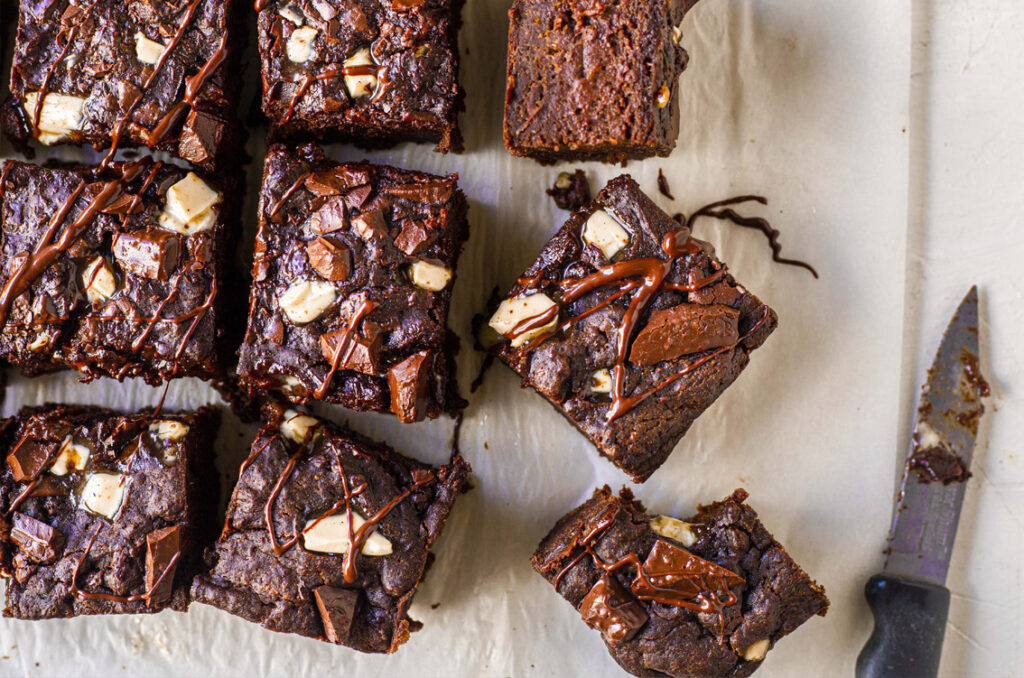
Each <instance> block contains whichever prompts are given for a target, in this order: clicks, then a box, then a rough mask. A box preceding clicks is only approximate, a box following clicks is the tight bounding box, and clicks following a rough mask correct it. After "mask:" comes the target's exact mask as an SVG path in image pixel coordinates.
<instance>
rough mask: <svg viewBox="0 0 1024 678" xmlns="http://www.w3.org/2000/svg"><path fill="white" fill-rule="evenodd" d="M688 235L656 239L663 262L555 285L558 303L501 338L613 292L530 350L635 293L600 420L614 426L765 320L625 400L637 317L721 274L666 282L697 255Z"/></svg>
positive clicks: (626, 264) (613, 268)
mask: <svg viewBox="0 0 1024 678" xmlns="http://www.w3.org/2000/svg"><path fill="white" fill-rule="evenodd" d="M690 231H691V229H690V228H689V227H688V226H686V227H683V228H680V229H679V230H675V231H672V232H670V233H668V234H666V235H665V237H664V239H663V240H662V243H661V247H662V249H663V250H664V252H665V254H667V255H668V258H666V259H662V258H659V257H642V258H638V259H626V260H623V261H620V262H617V263H614V264H609V265H608V266H603V267H601V268H599V269H598V270H597V271H596V272H595V273H592V274H590V275H587V276H584V277H582V278H574V277H569V278H564V279H562V280H560V281H558V282H557V283H556V284H557V285H558V287H559V288H560V291H559V293H558V294H556V297H557V301H558V302H559V303H558V304H556V305H554V306H552V307H550V308H548V309H547V310H546V311H544V312H543V313H541V314H540V315H537V316H533V317H530V318H525V319H523V320H522V321H520V322H519V323H518V324H517V325H516V326H515V327H514V328H513V329H512V331H511V332H510V333H509V334H508V335H506V336H507V337H508V338H509V339H514V338H515V337H518V336H522V335H523V334H526V333H528V332H531V331H534V330H537V329H538V328H541V327H544V326H545V325H547V324H549V323H551V322H552V321H554V320H556V319H557V318H558V317H559V314H560V313H561V309H562V307H563V306H566V305H568V304H571V303H572V302H574V301H577V300H578V299H580V298H582V297H583V296H585V295H586V294H588V293H590V292H593V291H595V290H598V289H602V288H607V287H617V288H618V289H617V291H616V292H614V293H613V294H611V295H609V296H608V297H606V298H605V299H603V300H602V301H600V302H598V303H597V304H595V305H594V306H592V307H591V308H589V309H587V310H586V311H584V312H582V313H579V314H577V315H575V316H573V317H571V318H569V319H567V320H564V321H562V322H561V323H557V324H556V325H555V326H554V327H552V328H551V329H548V330H546V331H544V332H542V333H541V334H539V335H538V336H536V337H534V338H533V339H530V340H529V341H528V342H526V343H525V344H524V346H523V348H522V349H521V350H524V351H531V350H533V349H535V348H537V346H539V345H540V344H541V343H543V342H544V341H546V340H547V339H549V338H550V337H552V336H554V335H555V334H558V333H559V332H563V331H565V330H566V329H568V328H569V327H571V326H572V325H574V324H575V323H577V322H579V321H580V320H583V319H584V318H586V317H587V316H589V315H591V314H593V313H595V312H597V311H599V310H600V309H602V308H605V307H607V306H609V305H610V304H611V303H612V302H614V301H616V300H617V299H619V298H621V297H623V296H625V295H626V294H629V293H630V292H634V291H635V292H636V294H634V295H633V297H632V298H631V299H630V301H629V306H628V307H627V309H626V312H625V314H624V315H623V318H622V324H621V325H620V327H619V330H618V338H617V340H616V352H615V365H614V367H613V370H612V392H611V406H610V407H609V409H608V413H607V415H606V421H607V422H608V423H611V422H613V421H615V420H616V419H618V418H619V417H621V416H623V415H624V414H626V413H627V412H629V411H630V410H632V409H633V408H635V407H636V406H637V405H639V404H640V403H641V402H643V401H644V400H645V399H647V398H648V397H650V396H651V395H653V394H654V393H656V392H658V391H660V390H661V389H663V388H665V387H666V386H668V385H670V384H672V383H673V382H675V381H676V380H677V379H680V378H681V377H683V376H685V375H686V374H688V373H690V372H692V371H693V370H695V369H697V368H698V367H700V366H702V365H704V364H705V363H707V362H708V361H710V360H712V359H714V358H716V357H717V356H719V355H722V354H723V353H726V352H728V351H731V350H733V349H735V348H736V346H738V345H739V344H740V343H742V342H743V340H745V339H746V338H747V337H749V336H750V335H751V334H753V333H754V332H755V331H757V330H758V329H759V328H760V327H761V325H763V324H764V323H765V322H766V321H767V319H768V317H769V312H768V308H767V307H765V310H764V314H763V315H762V316H761V318H760V319H759V320H758V321H757V322H756V323H755V324H754V326H753V327H751V328H750V329H749V330H748V331H747V332H746V333H744V334H743V335H742V336H740V337H739V339H738V340H737V342H736V343H735V344H732V345H729V346H723V347H721V348H719V349H716V350H714V351H712V352H710V353H708V354H706V355H704V356H702V357H701V358H699V359H697V360H695V361H694V362H692V363H690V364H688V365H686V366H684V367H683V368H682V369H680V370H679V371H677V372H676V373H675V374H672V375H670V376H669V377H668V378H666V379H664V380H663V381H662V382H661V383H660V384H657V385H656V386H654V387H652V388H649V389H647V390H645V391H642V392H640V393H635V394H633V395H629V396H627V395H626V394H625V381H626V359H627V356H628V355H629V348H630V345H631V342H632V340H633V337H634V335H635V333H636V330H637V325H638V324H639V321H640V317H641V315H643V313H644V311H646V310H647V309H648V308H649V307H650V305H651V303H652V302H653V301H654V299H655V298H656V297H657V296H658V294H660V293H661V292H662V291H664V290H673V291H678V292H695V291H697V290H699V289H701V288H703V287H706V286H708V285H711V284H713V283H715V282H717V281H718V280H720V279H721V278H722V277H723V276H724V275H725V270H726V269H725V266H722V265H718V264H715V266H716V268H715V270H714V271H713V272H712V273H711V274H709V275H707V276H705V277H704V278H702V279H700V280H697V281H696V282H693V283H690V284H686V285H683V284H679V283H670V282H667V278H668V276H669V274H670V273H671V272H672V268H673V266H674V264H675V262H676V260H677V259H679V258H680V257H683V256H687V255H692V254H697V253H698V252H701V251H702V249H701V246H700V245H699V244H698V243H697V242H696V241H695V240H693V239H692V238H691V237H690ZM541 276H542V274H538V275H537V276H533V277H531V278H522V279H520V280H519V284H520V285H525V286H528V287H529V286H533V285H536V284H538V283H539V282H540V280H541Z"/></svg>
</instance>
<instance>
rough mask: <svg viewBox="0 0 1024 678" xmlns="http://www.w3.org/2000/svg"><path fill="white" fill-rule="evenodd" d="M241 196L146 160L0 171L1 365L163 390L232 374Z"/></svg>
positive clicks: (19, 165) (14, 165) (12, 165)
mask: <svg viewBox="0 0 1024 678" xmlns="http://www.w3.org/2000/svg"><path fill="white" fill-rule="evenodd" d="M232 193H234V191H231V190H227V189H223V190H221V189H218V188H215V187H214V186H212V185H210V184H208V183H207V182H206V180H204V179H201V178H199V177H198V176H197V175H196V174H194V173H192V172H186V171H184V170H182V169H180V168H178V167H175V166H173V165H168V164H164V163H161V162H153V161H150V160H148V159H143V160H140V161H137V162H131V163H122V164H114V165H113V166H112V167H111V168H109V169H97V168H72V169H64V168H49V167H39V166H36V165H30V164H27V163H23V162H17V161H13V160H8V161H6V162H4V163H3V164H2V165H0V237H2V241H0V328H2V332H0V357H2V358H3V359H4V360H6V361H7V362H9V363H11V364H14V365H18V366H20V367H21V368H22V370H23V371H24V372H25V373H26V374H27V375H29V376H35V375H37V374H40V373H43V372H47V371H51V370H54V369H59V368H62V367H70V368H74V369H77V370H79V371H81V372H82V373H83V374H85V375H86V376H87V377H90V378H92V377H100V376H108V377H114V378H116V379H123V378H124V377H135V376H138V377H142V378H144V379H145V380H146V381H147V382H150V383H153V384H157V383H160V382H161V380H165V379H170V378H172V377H179V376H197V377H204V378H209V377H212V376H216V375H218V374H219V373H221V371H222V370H223V363H222V360H221V354H222V353H223V346H222V343H223V340H222V336H223V334H224V328H223V325H224V313H223V312H222V308H221V306H222V297H223V289H222V288H223V286H224V280H223V269H224V266H225V265H226V260H227V258H228V257H227V254H226V250H227V248H228V240H229V231H230V230H233V229H231V228H229V225H228V224H229V222H231V221H233V217H234V212H233V207H232V202H233V200H234V197H232Z"/></svg>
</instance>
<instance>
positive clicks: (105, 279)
mask: <svg viewBox="0 0 1024 678" xmlns="http://www.w3.org/2000/svg"><path fill="white" fill-rule="evenodd" d="M82 287H83V288H85V297H86V299H88V300H89V301H91V302H92V303H96V302H99V301H105V300H107V299H109V298H110V297H112V296H114V293H115V292H117V278H115V277H114V271H113V269H111V268H110V264H109V263H107V260H106V259H104V258H103V257H96V258H95V259H93V260H92V261H90V262H89V265H88V266H86V267H85V270H84V271H82Z"/></svg>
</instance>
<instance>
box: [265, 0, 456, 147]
mask: <svg viewBox="0 0 1024 678" xmlns="http://www.w3.org/2000/svg"><path fill="white" fill-rule="evenodd" d="M462 4H463V3H462V0H316V1H313V2H310V1H308V0H258V1H257V8H258V9H259V10H260V16H259V48H260V61H261V65H262V68H261V73H262V76H263V111H264V113H265V114H266V115H267V117H268V118H269V120H270V126H271V131H270V134H271V137H272V138H274V139H279V140H285V139H289V140H296V139H301V140H322V141H329V140H345V141H355V142H356V143H359V144H361V145H364V146H386V145H390V144H393V143H395V142H398V141H432V142H435V143H436V144H437V146H436V148H435V150H437V151H441V152H448V151H459V150H462V137H461V135H460V134H459V129H458V114H459V112H460V111H461V110H462V107H463V92H462V89H461V88H460V87H459V83H458V71H459V52H458V30H459V25H460V23H461V12H462Z"/></svg>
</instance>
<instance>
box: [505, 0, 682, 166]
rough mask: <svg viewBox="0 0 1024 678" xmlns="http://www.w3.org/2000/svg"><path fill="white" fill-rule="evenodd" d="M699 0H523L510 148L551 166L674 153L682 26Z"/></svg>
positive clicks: (514, 50) (515, 32) (511, 89)
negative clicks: (560, 163) (565, 161)
mask: <svg viewBox="0 0 1024 678" xmlns="http://www.w3.org/2000/svg"><path fill="white" fill-rule="evenodd" d="M695 2H696V0H667V1H666V0H616V1H614V2H603V1H599V0H515V2H513V3H512V9H510V10H509V29H508V32H509V38H508V73H507V75H508V82H507V90H506V93H505V146H507V147H508V150H509V151H510V152H511V153H512V154H513V155H521V156H526V157H530V158H534V159H535V160H539V161H540V162H543V163H553V162H558V161H562V160H601V161H603V162H624V161H626V160H628V159H640V158H647V157H650V156H652V155H660V156H667V155H668V154H669V153H671V152H672V149H673V148H674V147H675V143H676V136H677V135H678V134H679V103H678V100H677V99H678V87H679V74H680V73H682V71H683V69H684V68H686V62H687V55H686V51H685V50H683V48H682V47H681V46H680V44H679V41H680V38H681V34H680V23H681V22H682V20H683V15H684V14H685V12H686V10H688V9H689V8H690V6H692V5H693V4H694V3H695Z"/></svg>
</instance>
